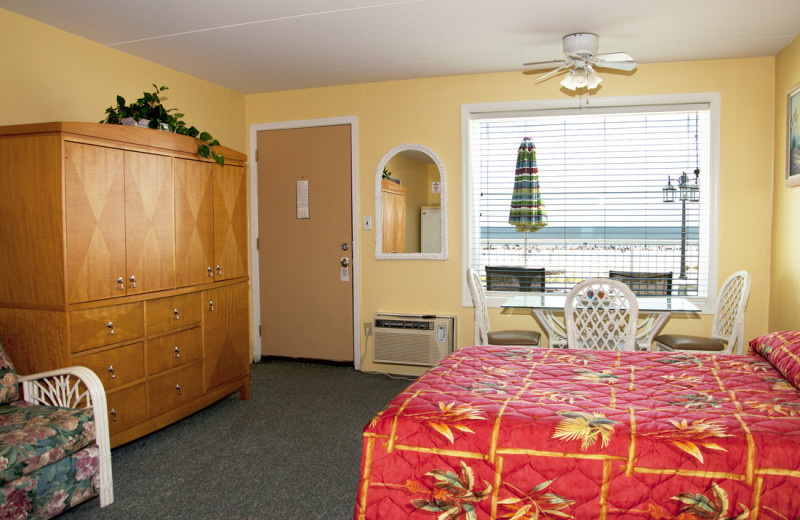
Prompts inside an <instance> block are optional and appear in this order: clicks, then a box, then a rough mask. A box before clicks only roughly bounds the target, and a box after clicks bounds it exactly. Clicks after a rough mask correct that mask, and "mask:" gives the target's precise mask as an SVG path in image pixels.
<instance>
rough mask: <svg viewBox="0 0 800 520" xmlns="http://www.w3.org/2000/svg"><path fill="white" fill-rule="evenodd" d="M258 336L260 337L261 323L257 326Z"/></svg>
mask: <svg viewBox="0 0 800 520" xmlns="http://www.w3.org/2000/svg"><path fill="white" fill-rule="evenodd" d="M258 337H259V338H260V337H261V325H259V326H258Z"/></svg>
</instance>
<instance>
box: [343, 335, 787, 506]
mask: <svg viewBox="0 0 800 520" xmlns="http://www.w3.org/2000/svg"><path fill="white" fill-rule="evenodd" d="M355 518H356V519H394V518H416V519H438V520H448V519H457V518H458V519H466V520H471V519H478V518H497V519H503V518H508V519H513V520H518V519H544V518H579V519H584V518H585V519H597V518H600V519H602V518H642V519H673V518H674V519H680V520H690V519H701V518H702V519H706V518H714V519H731V520H733V519H744V518H749V519H756V518H759V519H797V518H800V392H799V391H798V390H797V389H796V388H795V387H794V386H792V384H790V383H789V382H788V381H787V380H786V379H784V378H783V376H781V374H780V373H779V372H778V371H777V370H775V368H773V366H772V365H771V364H770V363H769V362H768V361H767V360H766V359H764V358H763V357H761V356H759V355H750V356H725V355H713V354H705V355H704V354H700V355H690V354H684V353H677V352H676V353H658V352H654V353H651V352H606V351H589V350H570V349H542V348H533V349H528V348H517V349H508V348H503V347H467V348H464V349H461V350H458V351H457V352H455V353H453V354H451V355H450V356H448V357H447V358H445V359H444V360H442V361H441V362H440V363H439V364H438V365H436V366H434V367H433V368H432V369H431V370H429V371H428V372H426V373H425V374H424V375H423V376H422V377H420V378H419V379H418V380H417V381H415V382H414V383H412V384H411V385H410V386H409V387H408V388H407V389H406V390H405V391H404V392H403V393H401V394H400V395H398V396H397V397H396V398H395V399H394V400H393V401H392V402H391V403H390V404H389V405H388V406H387V407H386V409H385V410H383V411H382V412H381V413H379V414H378V415H377V416H376V417H375V418H374V419H373V420H372V421H371V422H370V423H369V424H368V425H367V426H366V427H365V428H364V436H363V453H362V460H361V482H360V484H359V489H358V497H357V502H356V510H355Z"/></svg>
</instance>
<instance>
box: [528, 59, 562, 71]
mask: <svg viewBox="0 0 800 520" xmlns="http://www.w3.org/2000/svg"><path fill="white" fill-rule="evenodd" d="M564 63H566V62H565V61H564V60H553V61H534V62H532V63H523V64H522V66H523V67H531V68H530V69H529V70H532V71H533V70H545V69H555V68H557V67H561V66H562V65H564Z"/></svg>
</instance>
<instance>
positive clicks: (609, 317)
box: [564, 278, 639, 350]
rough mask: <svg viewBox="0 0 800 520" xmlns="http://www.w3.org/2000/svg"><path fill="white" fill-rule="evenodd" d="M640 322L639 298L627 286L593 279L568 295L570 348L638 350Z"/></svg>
mask: <svg viewBox="0 0 800 520" xmlns="http://www.w3.org/2000/svg"><path fill="white" fill-rule="evenodd" d="M638 320H639V303H638V302H637V301H636V295H634V294H633V291H631V290H630V288H629V287H628V286H627V285H626V284H625V283H623V282H621V281H619V280H612V279H610V278H589V279H587V280H584V281H582V282H580V283H579V284H577V285H576V286H575V287H573V288H572V289H571V290H570V291H569V293H568V294H567V300H566V303H565V305H564V323H565V325H566V328H567V346H568V347H569V348H585V349H593V350H635V349H636V332H637V328H638Z"/></svg>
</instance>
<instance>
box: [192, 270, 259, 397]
mask: <svg viewBox="0 0 800 520" xmlns="http://www.w3.org/2000/svg"><path fill="white" fill-rule="evenodd" d="M247 303H248V300H247V283H237V284H235V285H228V286H225V287H219V288H216V289H211V290H208V291H203V304H204V305H205V315H204V317H203V337H204V340H205V341H204V345H205V351H204V367H205V388H206V390H209V389H211V388H214V387H216V386H219V385H221V384H223V383H227V382H228V381H232V380H233V379H236V378H237V377H240V376H243V375H245V374H247V371H248V370H249V367H250V333H249V318H250V315H249V312H248V307H247Z"/></svg>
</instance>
